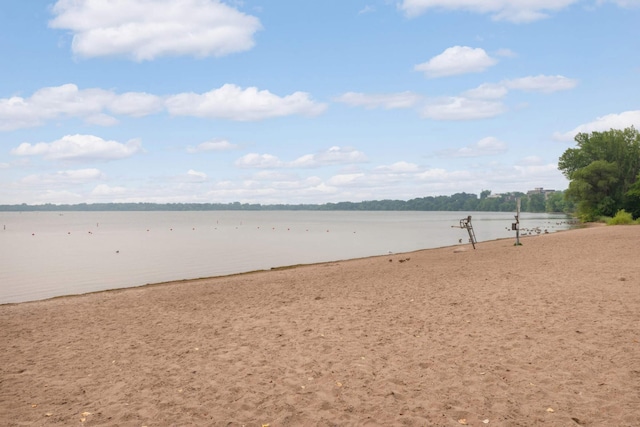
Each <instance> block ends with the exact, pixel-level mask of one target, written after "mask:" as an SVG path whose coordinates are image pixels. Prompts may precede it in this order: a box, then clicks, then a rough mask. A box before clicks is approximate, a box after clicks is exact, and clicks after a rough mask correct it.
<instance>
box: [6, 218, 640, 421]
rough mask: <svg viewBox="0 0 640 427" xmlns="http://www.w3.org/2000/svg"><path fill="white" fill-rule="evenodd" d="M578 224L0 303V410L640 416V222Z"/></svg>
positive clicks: (255, 417) (365, 417)
mask: <svg viewBox="0 0 640 427" xmlns="http://www.w3.org/2000/svg"><path fill="white" fill-rule="evenodd" d="M567 231H569V232H564V233H559V232H554V233H550V234H546V235H540V236H528V237H527V238H526V239H525V240H524V242H523V243H524V245H523V246H517V247H516V246H513V245H512V243H513V242H512V240H513V239H499V240H492V241H487V242H482V243H481V245H479V246H478V249H476V250H473V249H471V248H470V246H469V248H468V249H467V250H465V251H461V252H454V249H455V248H456V247H459V246H458V245H455V246H448V247H444V248H434V249H423V250H419V251H414V252H409V253H404V254H390V255H383V256H374V257H366V258H359V259H350V260H344V261H335V262H327V263H318V264H305V265H301V266H294V267H293V268H288V269H279V270H264V271H256V272H252V273H243V274H237V275H232V276H222V277H215V278H203V279H196V280H188V281H179V282H175V281H174V282H165V283H159V284H149V285H143V286H140V287H135V288H123V289H117V290H109V291H101V292H95V293H90V294H82V295H74V296H66V297H56V298H53V299H47V300H40V301H32V302H24V303H17V304H5V305H0V340H2V342H3V343H6V345H5V346H3V347H2V348H1V349H0V384H2V387H0V414H3V415H0V421H1V422H2V424H3V425H8V426H18V425H24V424H29V425H54V426H55V425H60V426H62V425H70V424H81V425H103V426H107V425H147V426H154V425H158V426H161V425H220V424H226V425H232V426H241V425H245V424H246V425H262V424H270V425H271V426H274V427H275V426H297V425H335V424H338V425H354V424H357V425H371V426H376V425H390V424H393V425H396V424H403V425H415V426H418V425H434V426H459V425H471V426H480V425H485V424H487V423H485V421H486V420H488V421H489V422H488V425H490V426H505V427H506V426H513V425H523V426H528V425H634V424H636V423H637V420H638V419H640V336H639V334H638V331H639V330H640V267H638V266H637V259H636V258H637V252H638V248H639V246H640V227H637V226H612V227H593V228H579V229H574V230H567ZM533 237H535V238H533ZM464 246H465V247H466V246H468V245H464Z"/></svg>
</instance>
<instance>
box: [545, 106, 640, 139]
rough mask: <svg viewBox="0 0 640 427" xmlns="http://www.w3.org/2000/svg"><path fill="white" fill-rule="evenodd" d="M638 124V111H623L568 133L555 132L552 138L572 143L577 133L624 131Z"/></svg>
mask: <svg viewBox="0 0 640 427" xmlns="http://www.w3.org/2000/svg"><path fill="white" fill-rule="evenodd" d="M638 123H640V110H632V111H624V112H622V113H620V114H607V115H605V116H602V117H598V118H596V119H595V120H594V121H592V122H589V123H584V124H582V125H580V126H577V127H576V128H574V129H573V130H570V131H568V132H556V133H555V134H554V135H553V138H554V139H555V140H558V141H573V138H574V137H575V136H576V135H577V134H579V133H591V132H605V131H608V130H611V129H625V128H628V127H631V126H637V125H638Z"/></svg>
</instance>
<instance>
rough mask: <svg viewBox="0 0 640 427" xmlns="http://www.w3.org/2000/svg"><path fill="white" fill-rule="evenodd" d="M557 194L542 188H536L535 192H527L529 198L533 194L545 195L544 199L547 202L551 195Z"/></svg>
mask: <svg viewBox="0 0 640 427" xmlns="http://www.w3.org/2000/svg"><path fill="white" fill-rule="evenodd" d="M555 192H556V190H545V189H544V188H542V187H536V188H534V189H533V190H529V191H527V196H531V195H533V194H544V199H545V200H547V197H549V194H551V193H555Z"/></svg>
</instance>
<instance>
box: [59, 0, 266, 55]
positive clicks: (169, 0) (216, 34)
mask: <svg viewBox="0 0 640 427" xmlns="http://www.w3.org/2000/svg"><path fill="white" fill-rule="evenodd" d="M51 10H52V12H53V15H54V18H53V19H52V20H51V21H50V22H49V26H50V27H51V28H56V29H62V30H69V31H70V32H71V33H72V34H73V41H72V44H71V48H72V50H73V52H74V53H75V54H76V55H78V56H81V57H99V56H126V57H130V58H132V59H134V60H136V61H145V60H153V59H155V58H157V57H160V56H167V55H169V56H177V55H194V56H197V57H206V56H223V55H228V54H231V53H234V52H241V51H246V50H248V49H251V48H252V47H253V46H254V44H255V42H254V39H253V36H254V34H255V33H256V32H257V31H259V30H260V29H261V28H262V26H261V24H260V21H259V20H258V18H256V17H254V16H250V15H247V14H244V13H242V12H240V11H239V10H237V9H234V8H233V7H231V6H228V5H226V4H224V3H221V2H220V1H218V0H110V1H104V0H84V1H78V0H59V1H58V2H57V3H56V4H55V5H54V6H53V7H52V9H51Z"/></svg>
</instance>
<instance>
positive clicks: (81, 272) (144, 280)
mask: <svg viewBox="0 0 640 427" xmlns="http://www.w3.org/2000/svg"><path fill="white" fill-rule="evenodd" d="M467 214H471V215H472V223H473V227H474V230H475V233H476V238H477V240H478V241H479V242H482V241H487V240H495V239H500V238H509V237H511V238H514V239H515V234H514V232H513V231H511V223H512V222H513V221H514V216H513V213H508V212H507V213H495V212H470V213H467V212H333V211H332V212H312V211H255V212H242V211H208V212H63V213H59V212H25V213H17V212H0V227H1V228H0V304H3V303H10V302H23V301H32V300H39V299H45V298H50V297H54V296H60V295H70V294H79V293H86V292H93V291H100V290H106V289H115V288H122V287H131V286H139V285H144V284H148V283H158V282H165V281H171V280H180V279H193V278H199V277H211V276H221V275H227V274H233V273H242V272H247V271H253V270H263V269H270V268H273V267H282V266H288V265H296V264H309V263H316V262H327V261H337V260H344V259H351V258H360V257H367V256H375V255H385V254H388V253H390V252H393V253H401V252H410V251H414V250H419V249H426V248H435V247H442V246H452V245H457V244H459V243H458V242H459V239H462V241H463V242H464V243H465V244H466V243H467V241H468V235H467V232H466V230H462V229H460V228H453V227H452V226H454V227H457V226H458V225H459V221H460V219H462V218H464V217H466V216H467ZM568 221H569V218H568V217H566V216H565V215H561V214H522V215H521V229H524V228H528V229H534V228H536V227H539V229H540V230H541V232H544V231H545V230H546V231H548V232H550V233H551V232H555V231H559V230H564V229H567V228H570V224H569V223H568Z"/></svg>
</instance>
